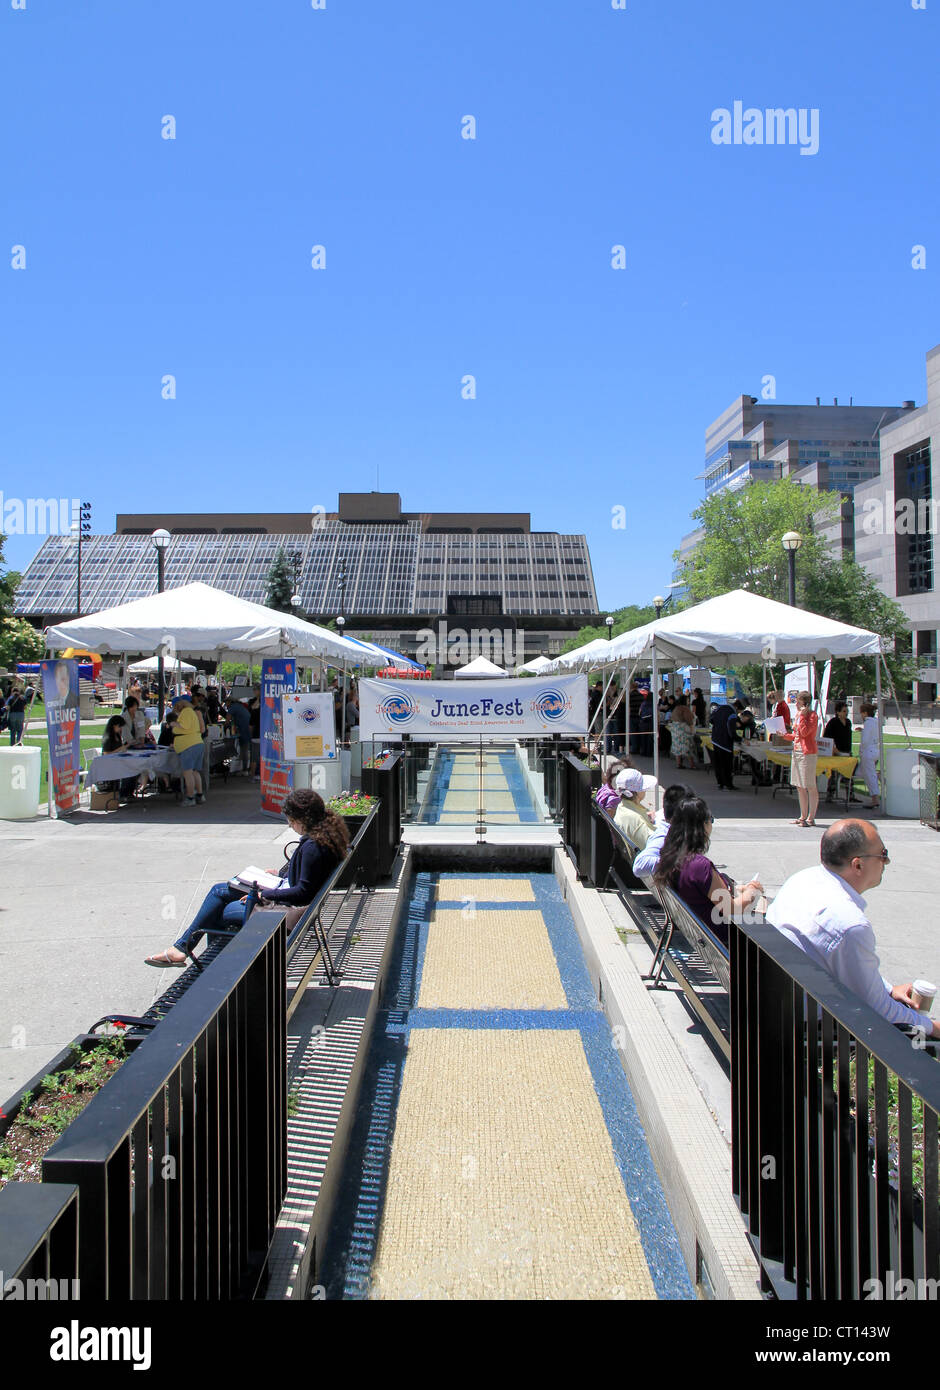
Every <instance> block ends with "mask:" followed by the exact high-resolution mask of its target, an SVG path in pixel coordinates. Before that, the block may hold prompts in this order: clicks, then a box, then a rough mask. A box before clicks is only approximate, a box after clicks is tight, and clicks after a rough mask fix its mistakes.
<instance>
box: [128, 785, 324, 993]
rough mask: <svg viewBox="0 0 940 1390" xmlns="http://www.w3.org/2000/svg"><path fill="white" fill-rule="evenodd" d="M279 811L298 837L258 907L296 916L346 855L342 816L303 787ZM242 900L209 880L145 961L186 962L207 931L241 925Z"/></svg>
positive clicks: (157, 963)
mask: <svg viewBox="0 0 940 1390" xmlns="http://www.w3.org/2000/svg"><path fill="white" fill-rule="evenodd" d="M284 815H285V816H286V817H287V823H288V825H289V826H290V828H291V830H293V831H294V832H295V834H297V835H299V836H300V840H299V841H298V842H297V845H296V848H295V849H294V851H293V853H292V854H291V856H290V859H289V860H288V861H287V864H286V866H285V868H284V869H283V870H282V871H281V874H280V877H281V878H284V879H286V880H287V881H286V883H285V884H284V886H283V887H281V888H266V889H264V890H263V891H262V893H261V895H260V897H259V905H260V906H262V907H272V906H276V905H278V904H283V906H285V907H286V908H288V910H289V913H290V914H291V915H295V920H296V919H297V918H299V910H300V909H302V908H304V907H306V906H307V904H308V903H311V902H313V899H314V898H315V897H316V895H317V893H318V892H319V890H320V889H321V888H322V887H323V884H324V883H325V882H326V880H327V879H328V878H329V877H330V874H331V873H332V872H333V870H334V869H335V868H336V866H337V864H339V863H340V861H341V860H343V859H345V858H346V854H347V852H348V850H349V831H348V830H347V828H346V822H345V821H344V820H343V818H342V816H338V815H337V814H336V812H335V811H330V810H328V809H327V808H326V806H325V805H324V804H323V798H322V796H320V795H319V794H318V793H317V792H314V791H308V790H306V789H304V790H301V791H296V792H291V793H290V795H289V796H288V798H287V800H286V801H285V802H284ZM272 872H273V870H272ZM247 903H248V894H247V893H242V892H241V890H240V888H233V887H232V886H231V884H228V883H215V884H213V886H212V887H211V888H210V889H209V891H208V893H207V894H206V896H205V899H204V901H203V904H202V907H200V909H199V911H198V912H197V913H196V916H195V917H194V918H193V920H192V922H191V923H190V924H189V926H188V927H187V928H186V930H185V931H184V932H183V933H182V935H181V936H179V937H178V938H177V939H176V941H175V942H174V943H173V945H172V946H168V947H167V948H166V950H165V951H158V952H157V954H156V955H153V956H147V958H146V962H145V963H146V964H147V965H155V966H157V967H163V968H166V967H168V966H181V965H186V963H187V960H188V956H187V954H186V953H187V951H189V950H191V949H192V947H193V946H195V945H196V943H197V942H198V941H199V939H200V937H202V936H204V935H205V933H206V932H207V931H212V930H213V929H216V928H218V927H222V926H225V927H230V928H231V927H240V926H241V925H242V924H243V923H244V921H245V919H246V916H247V913H248V912H249V911H250V908H249V907H247V906H246V905H247Z"/></svg>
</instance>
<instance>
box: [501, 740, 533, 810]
mask: <svg viewBox="0 0 940 1390" xmlns="http://www.w3.org/2000/svg"><path fill="white" fill-rule="evenodd" d="M499 765H500V767H501V768H502V769H503V773H504V774H505V777H506V785H507V786H508V788H509V790H510V792H511V793H512V804H513V806H514V807H515V810H516V814H517V815H518V817H519V822H520V824H521V825H541V823H542V818H541V816H540V815H539V813H538V811H537V810H536V809H535V802H534V801H533V800H532V793H531V792H530V791H529V788H528V786H527V785H526V780H525V778H524V777H523V775H522V768H521V767H520V766H519V760H518V759H517V757H516V755H515V754H514V753H500V755H499Z"/></svg>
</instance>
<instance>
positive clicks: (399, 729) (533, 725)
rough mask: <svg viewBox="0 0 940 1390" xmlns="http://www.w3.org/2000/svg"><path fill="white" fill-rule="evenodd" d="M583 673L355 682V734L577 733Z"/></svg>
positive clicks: (581, 723) (583, 725) (583, 715)
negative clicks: (356, 699)
mask: <svg viewBox="0 0 940 1390" xmlns="http://www.w3.org/2000/svg"><path fill="white" fill-rule="evenodd" d="M587 721H588V680H587V676H586V675H578V676H550V677H545V678H541V677H538V676H536V677H534V678H533V679H530V680H510V679H506V680H475V681H461V682H460V683H457V682H456V681H426V682H425V681H420V682H419V681H408V682H407V683H405V682H404V681H402V682H401V683H398V682H395V681H389V680H366V679H362V680H360V681H359V737H360V739H362V740H363V741H366V740H368V739H384V738H401V736H402V734H409V735H411V734H431V735H436V736H438V737H440V738H442V739H460V738H478V737H479V736H480V735H490V736H496V737H499V736H506V735H508V736H510V737H516V738H523V737H527V736H528V737H531V736H532V735H538V734H541V735H543V736H544V735H545V734H569V735H570V734H583V733H585V732H586V731H587Z"/></svg>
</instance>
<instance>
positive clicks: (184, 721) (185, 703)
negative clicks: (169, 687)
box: [173, 695, 205, 806]
mask: <svg viewBox="0 0 940 1390" xmlns="http://www.w3.org/2000/svg"><path fill="white" fill-rule="evenodd" d="M173 712H174V714H175V715H176V724H175V725H174V729H173V748H174V750H175V752H176V754H177V756H178V757H179V760H180V775H181V777H182V781H183V799H182V801H181V802H180V805H181V806H195V805H196V804H197V803H201V802H203V801H205V797H204V796H203V794H202V775H201V768H202V759H203V754H204V749H203V744H202V732H201V730H200V728H199V719H198V717H197V715H196V711H195V710H194V709H193V705H192V698H191V696H189V695H177V697H176V699H175V700H174V701H173Z"/></svg>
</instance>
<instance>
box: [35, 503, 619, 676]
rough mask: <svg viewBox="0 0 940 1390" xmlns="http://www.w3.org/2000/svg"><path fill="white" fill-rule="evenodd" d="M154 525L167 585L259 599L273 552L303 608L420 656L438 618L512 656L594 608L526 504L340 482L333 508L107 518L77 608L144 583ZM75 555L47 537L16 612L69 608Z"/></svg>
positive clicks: (89, 540) (586, 558)
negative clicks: (497, 641) (419, 496)
mask: <svg viewBox="0 0 940 1390" xmlns="http://www.w3.org/2000/svg"><path fill="white" fill-rule="evenodd" d="M159 528H164V529H165V530H167V531H169V533H170V536H171V540H170V544H169V547H168V549H167V552H166V574H165V585H166V587H167V588H176V587H178V586H179V585H181V584H188V583H191V582H194V581H196V580H199V581H202V582H203V583H205V584H211V585H212V586H213V587H215V588H218V589H224V590H226V591H227V592H228V593H231V594H235V595H237V596H239V597H242V598H247V599H250V600H251V601H252V602H256V603H263V602H264V599H265V589H266V581H267V576H268V573H269V571H270V569H271V565H272V563H273V561H274V559H275V557H276V555H277V553H278V551H279V550H283V551H284V552H285V554H286V556H287V559H288V562H289V564H290V566H291V568H292V571H293V575H294V580H295V582H294V592H295V594H296V596H297V599H298V603H297V605H296V607H297V611H298V612H299V613H301V614H302V615H303V616H304V617H307V618H310V619H312V620H314V621H324V620H326V619H330V618H335V617H337V616H343V617H345V619H346V628H345V630H346V631H347V632H349V633H352V634H353V635H355V634H357V633H363V634H368V633H371V634H373V635H374V636H375V639H376V641H379V642H383V643H385V644H386V645H389V646H393V647H395V648H396V649H397V650H400V651H405V652H415V651H417V652H418V654H419V656H420V655H421V646H422V637H421V634H422V632H426V631H427V630H428V629H431V630H434V631H435V632H437V631H439V627H440V623H441V622H442V621H443V622H444V623H445V624H446V625H447V626H448V627H450V628H453V627H455V626H460V627H463V628H466V629H468V630H469V629H471V627H473V628H476V627H483V628H485V629H500V630H504V629H505V630H508V631H511V632H513V633H516V634H518V636H517V637H516V638H515V639H514V643H513V656H514V657H516V658H518V659H520V660H521V659H528V658H529V657H530V656H534V655H537V654H540V653H545V654H551V653H552V652H553V651H557V650H558V649H559V648H560V646H561V645H562V643H563V642H565V641H566V640H567V639H568V638H569V637H570V636H571V635H572V633H574V632H577V631H578V629H579V628H581V627H583V626H584V625H585V624H587V623H591V622H596V621H597V620H598V616H599V615H598V611H597V594H596V592H595V588H594V578H593V573H592V570H591V559H590V555H589V553H588V547H587V542H586V540H585V538H584V536H579V535H559V534H558V533H556V532H553V531H533V530H532V529H531V523H530V516H529V514H528V513H525V512H510V513H503V512H493V513H489V512H474V513H453V512H447V513H435V512H423V513H415V512H403V511H402V510H401V499H400V497H399V495H398V494H397V493H382V492H371V493H341V494H340V497H339V505H338V509H337V511H336V512H314V513H313V514H310V513H271V514H260V513H259V514H249V515H238V514H208V515H199V514H189V515H170V514H166V513H160V512H154V513H152V514H145V515H141V514H137V515H118V517H117V519H116V526H115V534H114V535H92V536H89V537H86V538H85V539H84V541H83V544H82V555H81V608H82V612H83V613H92V612H96V611H98V610H100V609H102V608H110V607H113V606H114V605H116V604H120V603H126V602H129V601H130V600H131V599H135V598H142V597H144V596H145V595H148V594H151V593H155V592H156V588H157V562H156V554H155V551H154V547H153V543H152V541H151V539H150V538H151V535H152V533H153V531H155V530H157V529H159ZM77 559H78V557H77V546H76V543H75V541H74V540H73V539H72V538H71V537H69V536H49V537H48V538H47V539H46V540H45V542H44V543H43V545H42V548H41V549H40V550H39V552H38V554H37V555H36V557H35V558H34V559H33V561H32V562H31V563H30V565H29V567H28V568H27V570H26V572H25V574H24V575H23V579H22V581H21V583H20V587H19V589H18V591H17V605H16V611H17V614H18V615H20V616H22V617H26V618H28V619H29V620H30V621H31V622H33V623H35V624H36V625H37V626H46V625H48V624H49V623H51V622H59V621H62V620H64V619H67V618H70V617H74V616H75V613H76V593H77V584H76V578H77ZM425 645H426V644H425ZM523 652H524V657H523V656H522V655H521V654H522V653H523ZM472 654H476V653H475V652H474V653H472ZM484 654H488V653H486V652H484ZM498 655H500V653H497V656H498ZM503 656H504V657H505V658H506V659H507V660H508V657H509V654H508V653H503ZM432 659H433V657H432ZM438 659H440V658H438Z"/></svg>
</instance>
